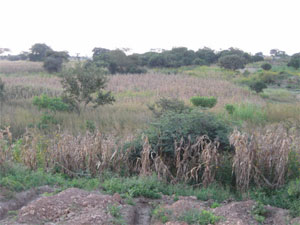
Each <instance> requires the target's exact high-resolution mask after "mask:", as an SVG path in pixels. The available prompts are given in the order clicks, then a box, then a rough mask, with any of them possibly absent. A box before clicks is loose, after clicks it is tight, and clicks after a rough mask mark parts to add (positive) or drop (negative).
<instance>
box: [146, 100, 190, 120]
mask: <svg viewBox="0 0 300 225" xmlns="http://www.w3.org/2000/svg"><path fill="white" fill-rule="evenodd" d="M148 108H149V109H150V110H151V111H152V112H153V114H154V115H155V117H161V116H162V115H163V114H165V113H166V112H174V113H182V112H185V111H189V107H187V106H185V105H184V102H183V101H181V100H178V99H176V98H174V99H167V98H161V99H160V100H158V101H157V102H155V103H154V104H153V105H149V106H148Z"/></svg>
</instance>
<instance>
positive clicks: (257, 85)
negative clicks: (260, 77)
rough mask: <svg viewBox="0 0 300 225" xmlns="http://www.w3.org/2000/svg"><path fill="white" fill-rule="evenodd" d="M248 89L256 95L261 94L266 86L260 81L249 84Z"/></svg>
mask: <svg viewBox="0 0 300 225" xmlns="http://www.w3.org/2000/svg"><path fill="white" fill-rule="evenodd" d="M249 87H250V89H251V90H253V91H255V92H256V93H259V92H262V91H263V89H265V88H267V85H266V84H265V83H264V82H262V81H253V82H252V83H250V85H249Z"/></svg>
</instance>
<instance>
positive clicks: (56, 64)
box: [43, 51, 69, 73]
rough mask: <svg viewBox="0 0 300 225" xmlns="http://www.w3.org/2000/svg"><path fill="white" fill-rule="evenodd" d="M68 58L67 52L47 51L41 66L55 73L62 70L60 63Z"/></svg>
mask: <svg viewBox="0 0 300 225" xmlns="http://www.w3.org/2000/svg"><path fill="white" fill-rule="evenodd" d="M68 58H69V54H68V52H64V51H62V52H56V51H48V52H47V53H46V58H45V60H44V65H43V66H44V68H45V70H47V71H48V72H49V73H57V72H60V71H61V70H62V64H63V62H65V61H68Z"/></svg>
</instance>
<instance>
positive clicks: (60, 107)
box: [33, 94, 69, 112]
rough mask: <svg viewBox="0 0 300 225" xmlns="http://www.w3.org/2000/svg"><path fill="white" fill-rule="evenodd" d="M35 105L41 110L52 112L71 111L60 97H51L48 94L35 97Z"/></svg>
mask: <svg viewBox="0 0 300 225" xmlns="http://www.w3.org/2000/svg"><path fill="white" fill-rule="evenodd" d="M33 105H35V106H37V107H38V109H39V110H41V109H46V110H47V111H52V112H57V111H60V112H64V111H69V106H68V105H67V104H66V103H64V102H63V100H62V98H59V97H53V98H51V97H49V96H48V95H46V94H43V95H42V96H40V97H39V96H35V97H34V98H33Z"/></svg>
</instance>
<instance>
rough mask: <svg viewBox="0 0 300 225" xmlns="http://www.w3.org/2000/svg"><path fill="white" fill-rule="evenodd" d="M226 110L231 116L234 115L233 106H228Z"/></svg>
mask: <svg viewBox="0 0 300 225" xmlns="http://www.w3.org/2000/svg"><path fill="white" fill-rule="evenodd" d="M225 109H226V111H227V112H228V113H229V114H230V115H232V114H233V113H234V111H235V107H234V105H232V104H226V105H225Z"/></svg>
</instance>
